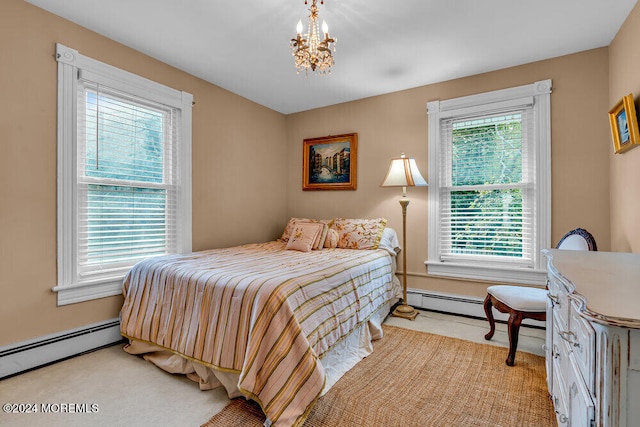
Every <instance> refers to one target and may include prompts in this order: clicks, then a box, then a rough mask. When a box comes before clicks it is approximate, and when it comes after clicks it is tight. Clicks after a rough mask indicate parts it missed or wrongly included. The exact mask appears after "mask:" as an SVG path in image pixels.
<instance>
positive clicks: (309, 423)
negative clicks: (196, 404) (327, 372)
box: [203, 325, 556, 427]
mask: <svg viewBox="0 0 640 427" xmlns="http://www.w3.org/2000/svg"><path fill="white" fill-rule="evenodd" d="M383 328H384V338H383V339H381V340H379V341H376V342H375V343H374V347H375V350H374V352H373V354H372V355H371V356H369V357H367V358H366V359H364V360H363V361H361V362H360V363H359V364H358V365H356V366H355V367H354V368H353V369H351V370H350V371H349V372H347V373H346V374H345V375H344V376H343V377H342V378H341V379H340V380H339V381H338V382H337V383H336V384H335V385H334V386H333V387H332V388H331V390H329V392H328V393H327V394H326V395H324V396H323V397H321V398H320V399H319V400H318V403H317V404H316V406H315V407H314V408H313V409H312V411H311V412H310V414H309V417H308V418H307V420H306V422H305V423H304V427H321V426H322V427H329V426H331V427H333V426H338V425H339V426H341V427H366V426H403V427H412V426H416V427H418V426H419V427H424V426H433V427H438V426H447V427H449V426H486V427H499V426H505V427H512V426H523V427H524V426H535V427H545V426H555V425H556V419H555V414H554V411H553V406H552V404H551V401H550V399H549V395H548V392H547V387H546V382H545V366H544V358H543V357H540V356H536V355H533V354H530V353H524V352H518V357H517V359H516V365H515V366H513V367H509V366H506V365H505V363H504V360H505V357H506V349H505V348H501V347H495V346H491V345H487V344H477V343H473V342H471V341H465V340H460V339H456V338H450V337H445V336H441V335H433V334H429V333H425V332H417V331H412V330H409V329H403V328H397V327H393V326H387V325H385V326H383ZM264 419H265V418H264V415H263V414H262V411H261V410H260V407H259V406H258V405H257V404H255V403H254V402H251V401H246V400H245V399H243V398H240V399H235V400H233V401H232V403H231V404H229V405H228V406H226V407H225V408H224V409H223V410H222V412H220V413H218V414H216V415H215V416H214V417H213V418H211V420H209V421H208V422H207V423H205V424H204V425H203V427H214V426H215V427H252V426H255V427H260V426H262V424H263V422H264Z"/></svg>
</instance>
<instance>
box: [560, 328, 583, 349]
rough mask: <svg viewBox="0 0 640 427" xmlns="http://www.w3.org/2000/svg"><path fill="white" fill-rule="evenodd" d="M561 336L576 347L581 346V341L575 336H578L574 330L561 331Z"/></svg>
mask: <svg viewBox="0 0 640 427" xmlns="http://www.w3.org/2000/svg"><path fill="white" fill-rule="evenodd" d="M559 335H560V338H562V339H563V340H565V341H566V342H568V343H569V344H571V345H572V346H574V347H580V343H579V342H578V341H576V340H575V339H573V338H578V337H577V336H576V334H574V333H573V332H572V331H560V333H559ZM571 337H573V338H571Z"/></svg>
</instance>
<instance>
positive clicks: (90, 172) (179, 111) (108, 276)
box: [54, 45, 192, 305]
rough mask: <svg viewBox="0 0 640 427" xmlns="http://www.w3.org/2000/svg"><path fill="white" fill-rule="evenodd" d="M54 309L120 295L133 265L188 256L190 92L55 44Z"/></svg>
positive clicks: (189, 226) (189, 216) (189, 232)
mask: <svg viewBox="0 0 640 427" xmlns="http://www.w3.org/2000/svg"><path fill="white" fill-rule="evenodd" d="M57 59H58V285H57V286H56V287H55V288H54V290H55V291H57V292H58V304H59V305H62V304H69V303H73V302H79V301H84V300H88V299H94V298H100V297H104V296H109V295H116V294H119V293H121V287H122V278H123V277H124V275H125V274H126V273H127V271H128V270H129V269H130V268H131V266H132V265H133V264H135V263H136V262H138V261H140V260H142V259H144V258H147V257H151V256H156V255H164V254H169V253H179V252H188V251H190V250H191V174H190V170H191V168H190V165H191V103H192V96H191V95H190V94H188V93H185V92H181V91H177V90H175V89H171V88H168V87H166V86H163V85H160V84H158V83H155V82H152V81H150V80H147V79H144V78H142V77H139V76H136V75H133V74H131V73H128V72H126V71H123V70H119V69H117V68H115V67H111V66H109V65H106V64H104V63H101V62H98V61H95V60H93V59H90V58H87V57H84V56H82V55H80V54H79V53H78V52H77V51H75V50H73V49H69V48H67V47H65V46H62V45H58V46H57Z"/></svg>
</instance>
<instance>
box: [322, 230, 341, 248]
mask: <svg viewBox="0 0 640 427" xmlns="http://www.w3.org/2000/svg"><path fill="white" fill-rule="evenodd" d="M339 238H340V236H339V235H338V232H337V231H336V230H334V229H333V228H330V229H328V230H327V238H326V239H325V241H324V247H325V248H337V247H338V239H339Z"/></svg>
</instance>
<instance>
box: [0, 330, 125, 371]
mask: <svg viewBox="0 0 640 427" xmlns="http://www.w3.org/2000/svg"><path fill="white" fill-rule="evenodd" d="M121 341H122V336H121V335H120V320H119V319H117V318H116V319H110V320H107V321H104V322H100V323H95V324H92V325H87V326H83V327H80V328H76V329H70V330H67V331H64V332H59V333H55V334H51V335H46V336H43V337H38V338H35V339H32V340H28V341H22V342H19V343H16V344H10V345H7V346H4V347H0V380H1V379H4V378H7V377H11V376H14V375H17V374H20V373H22V372H25V371H30V370H32V369H35V368H39V367H41V366H45V365H49V364H51V363H54V362H59V361H61V360H64V359H68V358H69V357H73V356H77V355H79V354H82V353H86V352H88V351H92V350H96V349H99V348H102V347H107V346H110V345H113V344H115V343H118V342H121Z"/></svg>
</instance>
